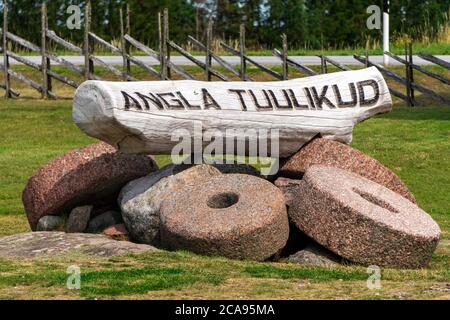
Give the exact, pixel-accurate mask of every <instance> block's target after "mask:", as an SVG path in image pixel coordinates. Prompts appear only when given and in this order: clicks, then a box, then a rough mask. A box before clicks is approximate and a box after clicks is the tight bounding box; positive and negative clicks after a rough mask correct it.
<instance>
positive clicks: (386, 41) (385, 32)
mask: <svg viewBox="0 0 450 320" xmlns="http://www.w3.org/2000/svg"><path fill="white" fill-rule="evenodd" d="M389 2H390V0H384V8H383V52H389ZM383 57H384V65H385V66H388V65H389V56H388V55H386V54H383Z"/></svg>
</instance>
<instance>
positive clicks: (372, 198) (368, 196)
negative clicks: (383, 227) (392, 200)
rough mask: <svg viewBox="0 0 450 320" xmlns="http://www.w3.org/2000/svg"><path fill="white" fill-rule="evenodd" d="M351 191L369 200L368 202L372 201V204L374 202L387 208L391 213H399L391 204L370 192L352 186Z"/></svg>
mask: <svg viewBox="0 0 450 320" xmlns="http://www.w3.org/2000/svg"><path fill="white" fill-rule="evenodd" d="M353 192H355V193H356V194H358V195H359V196H360V197H361V198H363V199H364V200H366V201H369V202H370V203H372V204H374V205H376V206H379V207H381V208H383V209H386V210H389V211H390V212H392V213H399V211H398V210H397V209H395V208H394V207H393V206H391V205H390V204H389V203H387V202H386V201H384V200H383V199H380V198H378V197H376V196H375V195H373V194H370V193H368V192H364V191H361V190H358V189H356V188H353Z"/></svg>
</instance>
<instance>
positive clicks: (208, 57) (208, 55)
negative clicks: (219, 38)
mask: <svg viewBox="0 0 450 320" xmlns="http://www.w3.org/2000/svg"><path fill="white" fill-rule="evenodd" d="M211 43H212V20H211V19H210V20H209V21H208V27H207V29H206V61H205V73H206V74H205V77H206V81H211V71H210V70H211V68H212V55H211V45H212V44H211Z"/></svg>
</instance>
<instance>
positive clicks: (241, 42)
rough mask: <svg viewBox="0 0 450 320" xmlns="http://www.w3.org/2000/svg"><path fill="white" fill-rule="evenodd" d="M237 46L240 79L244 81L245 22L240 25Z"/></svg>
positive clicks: (245, 64) (245, 76)
mask: <svg viewBox="0 0 450 320" xmlns="http://www.w3.org/2000/svg"><path fill="white" fill-rule="evenodd" d="M239 47H240V50H239V54H240V57H241V69H240V74H241V80H242V81H245V79H246V78H247V61H246V60H245V24H241V25H240V30H239Z"/></svg>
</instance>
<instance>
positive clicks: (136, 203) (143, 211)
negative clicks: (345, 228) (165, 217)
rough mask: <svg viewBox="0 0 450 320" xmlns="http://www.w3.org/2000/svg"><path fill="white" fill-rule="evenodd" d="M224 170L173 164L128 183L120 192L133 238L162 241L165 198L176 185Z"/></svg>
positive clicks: (206, 166)
mask: <svg viewBox="0 0 450 320" xmlns="http://www.w3.org/2000/svg"><path fill="white" fill-rule="evenodd" d="M186 168H188V169H186ZM185 169H186V170H185ZM220 174H221V173H220V171H219V170H217V169H216V168H214V167H212V166H209V165H198V166H192V167H189V166H185V165H169V166H166V167H164V168H163V169H161V170H159V171H156V172H154V173H152V174H150V175H148V176H146V177H143V178H140V179H137V180H134V181H131V182H130V183H128V184H127V185H126V186H125V187H124V188H123V189H122V191H121V193H120V195H119V205H120V209H121V211H122V216H123V220H124V223H125V226H126V227H127V230H128V231H129V233H130V236H131V238H132V239H133V240H134V241H136V242H139V243H147V244H152V245H159V244H160V207H161V203H162V202H163V201H164V199H165V198H166V197H167V196H170V195H171V194H172V193H173V191H174V190H175V189H176V188H179V187H183V186H186V185H192V184H195V183H197V182H199V181H200V180H202V179H206V178H209V177H212V176H215V175H220Z"/></svg>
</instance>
